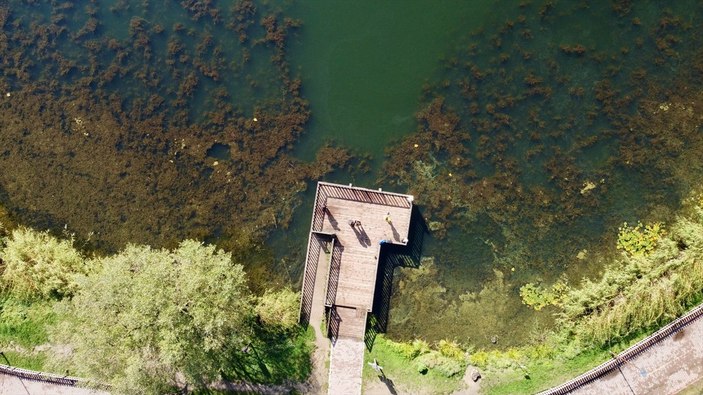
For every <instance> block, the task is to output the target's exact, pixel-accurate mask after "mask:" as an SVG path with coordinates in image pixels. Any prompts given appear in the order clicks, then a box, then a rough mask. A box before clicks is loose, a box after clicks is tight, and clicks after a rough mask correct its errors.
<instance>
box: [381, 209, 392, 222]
mask: <svg viewBox="0 0 703 395" xmlns="http://www.w3.org/2000/svg"><path fill="white" fill-rule="evenodd" d="M383 219H384V220H386V222H388V224H389V225H393V221H391V212H390V211H389V212H388V213H386V215H385V217H383Z"/></svg>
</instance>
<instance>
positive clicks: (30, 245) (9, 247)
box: [0, 228, 87, 299]
mask: <svg viewBox="0 0 703 395" xmlns="http://www.w3.org/2000/svg"><path fill="white" fill-rule="evenodd" d="M0 258H1V259H2V261H3V263H4V268H3V269H4V270H3V273H2V280H3V286H4V287H6V288H7V289H8V290H9V291H10V292H11V293H12V294H14V295H16V296H17V297H20V298H25V299H32V298H41V299H48V298H52V297H53V298H62V297H64V296H70V295H72V294H74V293H75V292H76V290H77V288H78V283H77V281H76V280H77V277H78V276H79V275H81V274H85V273H86V272H87V266H86V264H85V260H84V258H83V256H82V255H81V253H80V252H78V250H76V249H75V248H74V247H73V240H59V239H57V238H55V237H53V236H51V235H49V233H48V232H38V231H35V230H31V229H27V228H18V229H15V230H14V231H12V235H11V236H10V237H9V238H7V239H6V245H5V248H4V249H3V250H2V251H0Z"/></svg>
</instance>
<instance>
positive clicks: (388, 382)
mask: <svg viewBox="0 0 703 395" xmlns="http://www.w3.org/2000/svg"><path fill="white" fill-rule="evenodd" d="M378 379H379V380H381V382H382V383H383V384H385V385H386V387H387V388H388V392H389V393H391V394H393V395H398V391H397V390H396V389H395V384H393V380H391V379H389V378H388V377H386V375H385V374H383V373H381V374H380V375H379V376H378Z"/></svg>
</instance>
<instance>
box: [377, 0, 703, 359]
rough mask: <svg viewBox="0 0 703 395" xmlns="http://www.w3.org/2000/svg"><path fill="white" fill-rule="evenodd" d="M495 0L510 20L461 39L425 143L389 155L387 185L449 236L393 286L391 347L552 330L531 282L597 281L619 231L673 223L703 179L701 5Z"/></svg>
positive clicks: (427, 116) (502, 339)
mask: <svg viewBox="0 0 703 395" xmlns="http://www.w3.org/2000/svg"><path fill="white" fill-rule="evenodd" d="M497 3H498V5H496V9H497V10H502V11H503V12H504V14H501V16H504V19H503V22H502V23H500V24H498V25H495V26H486V27H484V28H482V29H480V30H478V31H473V32H466V36H465V37H464V38H463V41H462V44H460V45H457V47H456V48H457V50H456V51H455V52H454V53H451V54H449V55H448V56H447V58H446V59H445V70H444V72H443V74H442V78H441V79H440V81H439V82H438V83H434V84H427V85H426V87H425V90H424V94H423V102H422V107H421V109H420V110H419V111H418V112H417V115H416V116H417V121H418V128H417V130H416V132H415V133H413V134H410V135H408V136H407V137H405V138H403V139H402V140H400V141H399V142H398V143H397V144H396V145H394V146H392V147H390V148H389V149H388V150H387V160H386V166H385V167H384V172H383V177H382V181H384V182H387V183H390V184H396V185H401V186H405V187H407V189H408V190H409V193H411V194H413V195H415V196H416V197H417V203H418V204H419V205H420V206H421V207H423V209H424V215H425V217H426V219H427V221H428V225H429V227H430V229H431V230H432V231H433V235H434V237H435V239H441V240H442V241H441V242H439V243H434V245H430V248H428V249H427V251H426V254H429V255H434V256H435V258H436V259H435V260H434V261H433V262H434V264H433V266H430V267H428V268H426V269H425V270H427V271H428V273H426V275H427V276H428V277H430V278H431V279H428V278H422V277H423V276H422V275H420V276H416V275H414V274H410V273H409V271H406V270H405V269H404V270H403V271H402V272H401V274H400V275H399V276H398V277H399V279H398V280H397V283H396V286H395V290H396V292H395V294H394V298H393V301H392V304H393V305H394V308H395V309H396V310H395V311H391V323H390V325H389V328H390V329H389V330H390V333H391V334H392V335H393V336H395V337H399V338H403V339H412V338H415V337H418V336H422V337H423V338H424V339H427V340H431V341H437V340H439V339H454V340H457V341H460V342H463V343H467V344H474V345H479V346H486V347H495V346H498V347H504V346H509V345H516V344H522V343H524V342H526V341H528V340H529V337H530V333H534V332H538V331H540V330H542V328H545V327H549V326H551V325H552V323H551V322H552V321H553V320H552V319H551V318H550V317H549V315H548V314H545V313H544V312H534V311H531V310H530V309H529V308H527V307H526V306H524V305H522V303H521V299H520V292H519V289H520V288H521V287H522V286H524V285H525V284H527V283H535V282H537V283H539V282H545V283H547V284H552V283H555V282H556V281H557V280H558V279H560V278H563V279H564V281H568V282H569V283H573V284H578V283H579V282H580V281H581V278H582V277H583V276H585V275H593V274H596V273H597V272H598V271H599V270H600V269H602V266H601V265H602V262H598V261H597V260H594V259H591V257H592V256H594V254H602V253H605V252H609V253H611V254H617V252H616V251H615V249H614V248H613V249H612V250H611V249H610V248H607V249H604V250H603V248H602V247H598V246H603V245H606V246H614V245H616V243H615V240H616V239H617V237H618V235H617V232H614V231H613V230H614V229H618V227H619V226H620V225H622V224H623V222H628V221H630V223H633V222H634V223H636V222H637V220H640V219H641V220H643V221H646V222H649V223H656V222H666V221H667V220H669V219H671V218H672V217H673V213H674V212H676V210H677V208H678V206H679V202H680V201H681V200H682V198H683V196H686V195H687V194H688V193H689V192H690V191H691V189H692V188H694V187H696V186H697V185H699V183H700V177H701V175H702V174H703V172H702V171H701V170H703V168H702V165H703V163H702V162H701V160H700V157H701V154H703V141H701V135H702V134H701V133H700V132H701V129H700V128H701V122H702V120H703V118H702V114H703V113H702V112H701V105H702V104H703V97H702V96H701V94H700V93H699V92H700V87H701V81H703V80H702V79H701V77H702V76H703V75H702V72H703V56H702V55H703V52H702V51H701V42H700V37H701V36H700V34H699V33H700V28H701V21H703V8H702V7H701V5H700V4H699V3H697V2H677V4H676V5H675V6H673V5H672V6H670V7H665V6H661V5H658V4H655V3H654V2H637V3H636V4H634V3H631V2H598V4H594V3H592V2H553V1H534V2H521V3H520V4H519V5H516V4H513V3H510V4H508V3H504V2H497ZM645 232H646V231H645ZM655 233H656V232H655ZM652 237H654V238H656V237H658V235H654V234H652ZM642 238H643V239H647V238H648V236H646V235H644V236H642ZM453 239H459V240H478V242H477V243H473V244H472V245H475V244H480V245H482V246H483V247H481V248H482V250H481V251H483V252H481V251H479V250H477V249H476V248H473V249H468V248H464V249H462V248H459V249H456V250H454V251H451V250H450V247H447V246H449V245H451V244H460V243H461V242H458V241H456V242H455V241H453ZM649 239H651V238H649ZM642 242H643V243H645V244H646V243H647V242H649V243H650V244H651V241H647V240H642ZM627 243H629V244H627V246H626V247H625V248H626V250H630V249H632V251H635V252H637V251H639V250H640V249H644V251H648V250H649V249H650V247H651V246H650V247H648V246H647V245H641V246H638V245H635V244H636V243H638V241H637V240H630V241H628V242H627ZM594 248H601V250H600V251H594V250H593V249H594ZM479 255H481V256H482V257H481V258H479V257H478V256H479ZM486 256H488V258H486ZM428 282H430V283H432V284H433V286H431V287H430V286H427V283H428ZM533 296H534V293H533ZM542 297H545V295H542ZM536 303H538V302H537V301H536ZM428 312H434V313H433V314H432V315H429V314H428ZM428 316H433V317H434V318H433V319H431V320H429V319H427V317H428ZM494 316H499V317H501V318H500V319H495V320H494V318H495V317H494ZM491 321H493V322H491ZM494 335H498V336H497V337H498V339H499V341H498V342H497V343H498V344H497V345H494V344H493V343H495V342H489V339H491V338H492V337H493V336H494Z"/></svg>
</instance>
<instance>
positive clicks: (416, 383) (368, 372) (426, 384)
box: [363, 335, 466, 394]
mask: <svg viewBox="0 0 703 395" xmlns="http://www.w3.org/2000/svg"><path fill="white" fill-rule="evenodd" d="M374 359H375V360H377V361H378V364H379V365H381V366H383V372H384V374H385V378H384V379H383V380H381V378H380V377H379V374H378V373H377V372H376V371H375V370H374V369H373V368H372V367H371V366H370V365H369V364H368V363H367V364H366V365H364V371H363V377H364V383H365V386H366V387H368V386H370V385H372V384H373V382H377V381H381V382H383V383H384V385H386V386H388V387H389V389H390V388H393V389H394V390H397V391H398V393H412V394H449V393H452V392H454V391H455V390H457V389H459V388H460V387H461V381H462V378H463V376H464V370H465V369H466V354H465V352H464V351H463V350H462V349H461V348H460V347H459V346H458V345H456V344H454V343H451V342H445V341H442V342H440V343H439V344H436V345H433V346H430V345H429V344H428V343H426V342H424V341H422V340H416V341H414V342H412V343H401V342H394V341H392V340H389V339H387V338H386V337H384V336H383V335H378V336H377V337H376V340H375V342H374V345H373V349H372V351H370V352H369V351H368V350H367V353H366V360H367V361H373V360H374Z"/></svg>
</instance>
